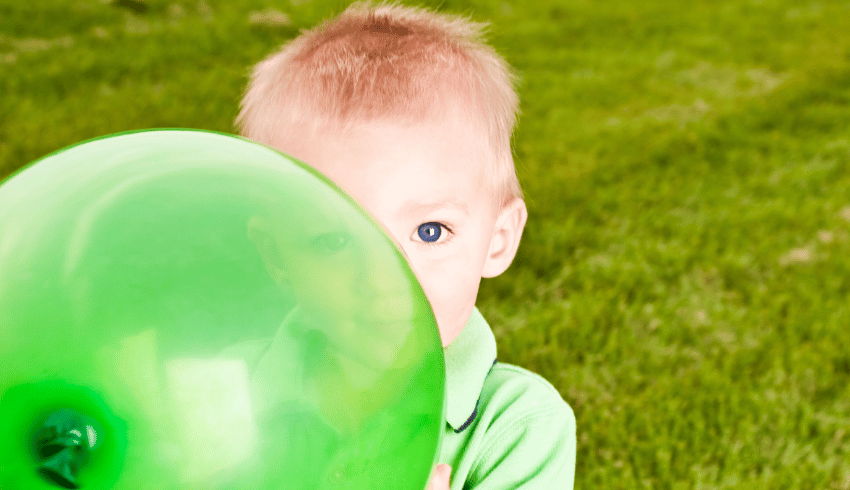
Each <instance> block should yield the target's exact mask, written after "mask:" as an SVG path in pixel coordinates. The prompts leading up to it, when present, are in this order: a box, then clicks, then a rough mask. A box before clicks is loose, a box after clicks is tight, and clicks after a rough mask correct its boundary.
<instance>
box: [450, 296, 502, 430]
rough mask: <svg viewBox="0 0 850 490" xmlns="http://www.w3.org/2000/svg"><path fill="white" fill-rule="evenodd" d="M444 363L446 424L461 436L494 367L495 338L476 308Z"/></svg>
mask: <svg viewBox="0 0 850 490" xmlns="http://www.w3.org/2000/svg"><path fill="white" fill-rule="evenodd" d="M443 353H444V357H445V359H446V397H447V401H446V422H448V423H449V425H451V426H452V429H454V431H455V432H461V431H463V430H464V429H466V428H467V427H468V426H469V424H471V423H472V421H473V420H475V416H476V415H477V413H478V400H479V399H480V397H481V389H482V388H483V387H484V379H485V378H486V377H487V374H488V373H489V372H490V369H491V368H492V367H493V365H494V364H495V363H496V337H495V336H494V335H493V331H492V330H491V329H490V325H488V324H487V320H485V319H484V317H483V316H482V315H481V312H480V311H478V308H477V307H473V308H472V313H471V314H470V315H469V320H467V321H466V325H465V326H464V328H463V330H461V332H460V334H458V336H457V337H456V338H455V339H454V341H453V342H452V343H451V344H449V345H447V346H446V347H445V348H444V349H443Z"/></svg>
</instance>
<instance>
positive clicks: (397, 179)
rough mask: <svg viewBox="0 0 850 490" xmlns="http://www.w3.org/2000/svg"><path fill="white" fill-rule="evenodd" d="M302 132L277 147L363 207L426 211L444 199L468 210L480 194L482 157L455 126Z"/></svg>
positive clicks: (476, 145)
mask: <svg viewBox="0 0 850 490" xmlns="http://www.w3.org/2000/svg"><path fill="white" fill-rule="evenodd" d="M305 133H306V134H302V135H299V136H298V137H293V138H290V141H288V142H287V143H286V144H284V145H282V147H280V148H279V149H281V150H282V151H284V152H286V153H289V154H290V155H292V156H294V157H296V158H298V159H300V160H302V161H304V162H305V163H307V164H308V165H311V166H313V167H314V168H316V169H317V170H318V171H320V172H322V173H323V174H324V175H326V176H327V177H328V178H329V179H330V180H332V181H333V182H334V183H336V184H337V185H338V186H340V187H341V188H342V189H343V190H344V191H346V192H347V193H348V194H349V195H351V196H352V197H354V198H355V199H356V200H358V201H360V202H361V203H362V204H364V205H366V207H367V208H368V207H369V206H370V205H371V206H373V207H379V206H381V207H386V206H390V205H392V206H394V207H396V209H395V211H394V212H396V213H399V212H402V213H414V212H426V211H428V210H429V209H434V207H435V206H436V205H437V204H438V203H439V202H442V201H447V204H449V205H452V206H453V207H455V208H458V209H460V210H463V208H464V207H465V208H466V210H467V211H469V208H470V206H472V205H473V201H476V200H477V199H479V198H481V197H482V194H483V193H484V192H485V189H484V187H485V186H484V182H485V179H484V177H485V173H484V172H485V171H486V165H485V163H486V160H485V158H486V157H487V154H486V153H485V152H483V151H482V149H481V141H480V140H479V139H477V138H475V137H474V136H473V132H472V131H468V130H466V129H465V128H462V127H459V126H458V125H452V124H417V125H412V126H407V127H405V126H396V125H390V124H379V123H372V124H361V125H357V126H352V127H350V128H347V129H346V130H344V131H340V128H334V127H332V126H325V127H318V128H315V129H313V130H312V131H307V132H305ZM370 211H371V209H370Z"/></svg>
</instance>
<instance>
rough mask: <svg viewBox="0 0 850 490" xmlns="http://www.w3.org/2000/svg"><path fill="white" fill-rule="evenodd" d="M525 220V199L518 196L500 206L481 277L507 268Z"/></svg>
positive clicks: (492, 274)
mask: <svg viewBox="0 0 850 490" xmlns="http://www.w3.org/2000/svg"><path fill="white" fill-rule="evenodd" d="M527 220H528V209H526V207H525V201H523V200H522V199H520V198H518V197H517V198H515V199H513V200H512V201H511V202H509V203H508V204H507V205H506V206H504V207H503V208H502V211H501V212H500V213H499V216H498V218H496V224H495V226H494V227H493V236H492V238H491V239H490V250H489V251H488V252H487V258H486V260H485V262H484V269H483V270H482V271H481V277H484V278H490V277H496V276H498V275H499V274H501V273H503V272H505V270H507V268H508V267H509V266H510V265H511V262H513V260H514V257H515V256H516V251H517V249H518V248H519V241H520V238H522V230H523V229H524V228H525V222H526V221H527Z"/></svg>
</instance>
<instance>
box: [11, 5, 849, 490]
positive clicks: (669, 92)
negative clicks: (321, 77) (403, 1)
mask: <svg viewBox="0 0 850 490" xmlns="http://www.w3.org/2000/svg"><path fill="white" fill-rule="evenodd" d="M347 3H348V2H342V1H323V0H313V1H310V0H299V1H297V2H295V1H293V2H287V1H276V2H272V1H268V0H205V1H201V2H197V1H194V0H192V1H188V0H173V1H164V0H148V1H147V4H148V6H149V9H148V10H147V11H146V12H144V13H138V14H137V13H134V12H132V11H131V10H129V9H122V8H116V7H113V6H111V5H109V4H108V2H106V1H100V0H51V1H49V2H47V1H33V2H26V1H19V0H0V94H2V95H0V178H3V177H5V176H7V175H8V174H9V173H11V172H13V171H14V170H16V169H17V168H19V167H21V166H23V165H25V164H26V163H28V162H30V161H32V160H35V159H36V158H39V157H41V156H43V155H45V154H47V153H49V152H52V151H54V150H57V149H59V148H62V147H64V146H67V145H70V144H73V143H76V142H79V141H82V140H84V139H87V138H92V137H95V136H100V135H105V134H109V133H114V132H118V131H125V130H131V129H140V128H150V127H192V128H202V129H210V130H217V131H224V132H233V131H234V128H233V126H232V121H233V118H234V116H235V115H236V112H237V103H238V100H239V98H240V96H241V90H242V88H243V86H244V84H245V82H246V75H247V71H248V69H249V67H250V66H251V65H252V64H253V63H255V62H257V61H259V60H260V59H261V58H262V57H264V56H265V55H266V54H268V53H269V52H270V51H271V50H273V49H274V48H275V47H276V46H277V45H279V44H280V43H282V42H284V41H285V40H287V39H289V38H291V37H293V36H294V35H296V34H297V32H298V29H301V28H307V27H312V26H313V25H314V24H316V23H317V22H318V21H320V20H322V19H324V18H327V17H329V16H331V15H333V14H335V13H337V12H339V11H341V10H342V9H343V8H344V6H345V5H346V4H347ZM418 5H426V6H430V7H439V8H440V9H441V10H444V11H448V12H453V13H462V14H469V15H471V16H472V17H473V19H475V20H479V21H489V22H491V23H492V27H491V30H490V32H491V34H490V38H491V42H492V44H493V45H495V47H496V48H497V49H498V50H499V52H501V53H502V54H503V55H504V56H505V57H506V58H507V59H508V61H509V62H510V63H511V64H513V65H514V66H516V67H517V68H518V69H519V70H520V73H521V75H522V77H523V81H522V85H521V86H520V94H521V100H522V111H523V112H522V115H521V117H520V122H519V127H518V130H517V134H516V137H515V151H516V162H517V166H518V171H519V174H520V180H521V183H522V185H523V188H524V191H525V193H526V197H527V199H526V200H527V203H528V207H529V214H530V216H529V222H528V226H527V227H526V230H525V234H524V237H523V241H522V245H521V246H520V249H519V253H518V256H517V258H516V261H515V262H514V264H513V265H512V266H511V268H510V269H508V271H507V272H506V273H505V274H503V275H502V276H500V277H498V278H494V279H488V280H484V281H483V283H482V288H481V292H480V295H479V301H478V306H479V308H480V309H481V310H482V313H483V314H484V316H485V317H486V318H487V319H488V320H490V322H491V325H493V328H494V331H495V333H496V337H497V340H498V345H499V360H500V361H503V362H509V363H512V364H517V365H520V366H523V367H526V368H528V369H530V370H532V371H535V372H538V373H539V374H541V375H542V376H544V377H545V378H546V379H548V380H550V381H551V382H552V383H553V384H554V385H555V386H556V387H557V388H558V389H559V390H560V392H561V394H562V395H563V397H564V399H565V400H567V401H568V402H569V403H570V405H571V406H572V407H573V408H574V409H575V413H576V417H577V420H578V442H579V447H578V461H577V468H576V488H604V489H619V488H663V489H685V488H741V489H756V488H764V489H775V488H811V489H843V490H848V489H850V299H848V298H849V297H850V260H848V258H850V129H848V128H850V34H848V33H850V1H848V0H839V1H823V2H807V1H790V0H774V1H770V0H751V1H705V0H703V1H700V2H681V1H664V0H642V1H633V2H622V1H610V0H597V1H594V2H589V1H586V0H534V1H523V2H519V1H496V0H486V1H485V0H448V1H445V2H436V1H429V2H425V3H419V4H418ZM272 6H274V7H275V8H277V9H279V11H281V12H283V13H285V14H286V16H288V24H287V25H268V24H269V23H265V24H263V23H260V24H257V23H252V22H251V13H252V12H255V11H262V10H265V9H267V8H271V7H272Z"/></svg>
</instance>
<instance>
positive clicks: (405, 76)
mask: <svg viewBox="0 0 850 490" xmlns="http://www.w3.org/2000/svg"><path fill="white" fill-rule="evenodd" d="M484 27H485V24H478V23H473V22H469V21H467V20H465V19H461V18H456V17H452V16H448V15H442V14H437V13H433V12H429V11H426V10H424V9H416V8H409V7H404V6H400V5H398V4H382V5H378V6H372V5H370V4H369V3H355V4H352V5H350V6H349V7H348V9H346V10H345V11H344V12H343V13H342V14H341V15H340V16H339V17H338V18H336V19H334V20H332V21H328V22H325V23H323V24H322V25H320V26H319V27H317V28H315V29H312V30H309V31H304V32H302V33H301V34H300V35H299V36H298V37H297V38H295V39H294V40H292V41H291V42H289V43H287V44H285V45H284V46H283V49H282V50H281V51H280V52H278V53H275V54H273V55H271V56H269V57H268V58H266V59H265V60H264V61H262V62H260V63H259V64H258V65H257V66H256V67H255V69H254V72H253V75H252V78H251V82H250V84H249V86H248V88H247V90H246V94H245V97H244V99H243V100H242V104H241V112H240V113H239V116H238V117H237V121H236V123H237V125H238V126H239V127H240V129H241V134H242V135H243V136H245V137H247V138H250V139H253V140H256V141H258V142H261V143H264V144H266V145H268V146H271V147H274V148H277V149H278V150H280V151H283V152H284V153H287V154H289V155H292V156H293V157H295V158H297V159H299V160H301V161H303V162H305V163H307V164H309V165H311V166H312V167H314V168H316V169H317V170H318V171H320V172H322V173H323V174H324V175H326V176H327V177H328V178H329V179H331V180H332V181H334V182H335V183H336V184H337V185H339V186H340V187H341V188H342V189H343V190H345V191H346V193H348V194H349V195H350V196H351V197H352V198H354V199H355V200H357V201H358V202H359V203H360V204H361V205H362V206H363V207H364V208H365V209H366V210H368V211H369V212H370V213H371V214H372V215H373V216H374V217H375V219H376V220H377V221H378V222H379V223H380V224H381V225H382V226H383V227H384V228H385V231H386V232H387V234H388V235H390V236H391V237H392V238H393V239H394V241H395V242H396V245H397V246H398V248H399V250H401V251H402V252H403V253H404V255H405V257H406V258H407V260H408V262H409V264H410V266H411V269H412V270H413V271H414V273H415V274H416V276H417V279H418V280H419V282H420V284H421V285H422V288H423V290H424V291H425V294H426V296H427V298H428V300H429V302H430V304H431V306H432V308H433V311H434V315H435V317H436V319H437V324H438V327H439V331H440V337H441V339H442V344H443V348H444V353H445V359H446V389H447V392H446V395H447V413H446V425H445V428H444V430H445V435H444V439H443V446H442V450H441V454H440V458H439V460H440V462H441V464H439V465H438V466H437V467H436V468H435V471H434V474H433V477H432V481H431V483H430V485H429V488H430V489H432V490H443V489H446V490H447V489H448V488H449V487H450V486H451V488H452V489H454V490H461V489H475V490H484V489H516V488H522V489H525V490H529V489H546V490H553V489H557V490H562V489H571V488H572V487H573V480H574V473H575V457H576V438H575V418H574V415H573V412H572V410H571V408H570V407H569V405H568V404H567V403H566V402H565V401H564V400H563V399H562V398H561V396H560V395H559V393H558V392H557V390H555V388H554V387H553V386H552V385H551V384H550V383H549V382H547V381H546V380H544V379H543V378H542V377H540V376H538V375H536V374H534V373H531V372H529V371H526V370H525V369H522V368H520V367H516V366H511V365H508V364H499V363H497V362H496V342H495V338H494V336H493V333H492V331H491V329H490V327H489V325H488V324H487V322H486V320H485V319H484V318H483V317H482V316H481V314H480V312H479V311H478V309H477V308H475V300H476V296H477V294H478V287H479V284H480V280H481V278H490V277H495V276H498V275H499V274H501V273H502V272H504V271H505V270H506V269H507V268H508V266H509V265H510V263H511V261H512V260H513V258H514V256H515V254H516V251H517V248H518V246H519V242H520V237H521V235H522V230H523V228H524V226H525V222H526V219H527V216H528V213H527V210H526V207H525V203H524V201H523V199H522V191H521V189H520V187H519V182H518V180H517V177H516V171H515V169H514V165H513V158H512V154H511V147H510V138H511V133H512V131H513V127H514V124H515V121H516V114H517V111H518V97H517V95H516V93H515V92H514V89H513V81H514V79H515V75H514V74H513V72H512V71H511V69H510V67H509V66H507V64H506V63H505V62H504V61H503V59H502V58H501V57H500V56H499V55H498V54H497V53H496V52H495V50H493V49H492V48H490V47H489V46H487V45H486V44H483V43H482V42H481V41H480V37H481V32H482V29H483V28H484ZM252 238H253V239H254V240H255V241H256V242H259V243H262V241H263V240H264V238H263V236H262V231H261V230H255V236H253V237H252ZM450 476H451V477H450ZM450 480H451V484H450Z"/></svg>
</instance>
